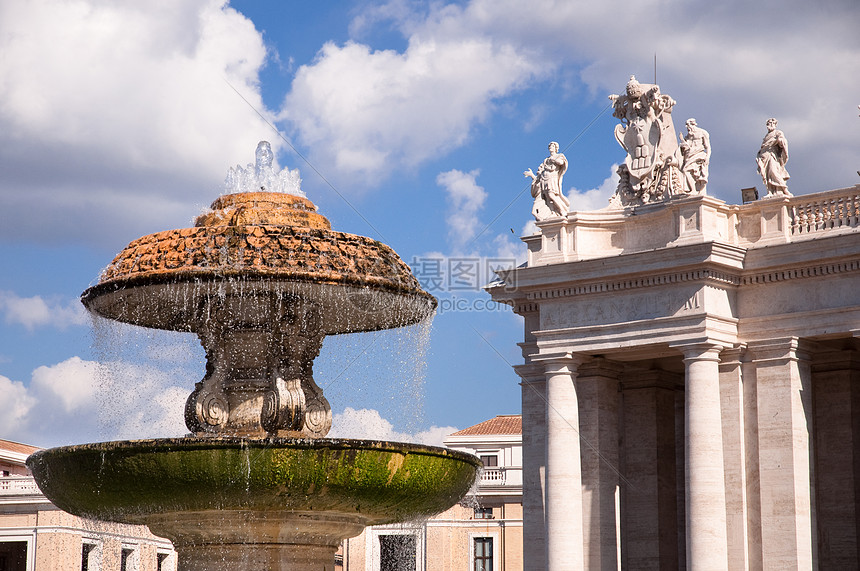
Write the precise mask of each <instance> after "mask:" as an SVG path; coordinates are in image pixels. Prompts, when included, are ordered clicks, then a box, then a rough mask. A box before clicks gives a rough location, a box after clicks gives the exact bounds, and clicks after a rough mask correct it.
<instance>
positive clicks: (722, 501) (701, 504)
mask: <svg viewBox="0 0 860 571" xmlns="http://www.w3.org/2000/svg"><path fill="white" fill-rule="evenodd" d="M680 349H681V351H682V352H683V354H684V365H685V369H686V382H685V388H684V395H685V407H684V416H685V428H686V430H685V431H684V434H685V446H684V449H685V464H686V472H685V473H686V478H685V480H686V486H685V491H686V504H687V510H686V515H687V569H695V570H696V571H704V570H715V571H716V570H726V569H728V551H727V544H726V543H727V542H726V490H725V473H724V469H723V437H722V430H721V426H722V419H721V415H720V370H719V365H720V351H721V350H722V347H720V346H718V345H712V344H698V345H687V346H683V347H680ZM777 568H778V567H773V569H777Z"/></svg>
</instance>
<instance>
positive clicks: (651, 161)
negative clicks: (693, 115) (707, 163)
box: [609, 76, 684, 208]
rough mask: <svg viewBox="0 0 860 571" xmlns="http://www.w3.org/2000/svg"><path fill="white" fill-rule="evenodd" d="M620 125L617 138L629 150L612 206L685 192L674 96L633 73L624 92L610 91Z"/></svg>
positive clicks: (616, 130) (629, 204)
mask: <svg viewBox="0 0 860 571" xmlns="http://www.w3.org/2000/svg"><path fill="white" fill-rule="evenodd" d="M609 99H610V100H611V101H612V104H613V107H614V111H613V116H614V117H617V118H618V119H619V120H620V121H621V124H620V125H616V127H615V139H616V140H617V141H618V144H620V145H621V147H622V148H623V149H624V150H625V151H626V152H627V157H626V158H625V159H624V164H623V168H624V171H623V173H620V174H621V179H622V180H621V181H620V182H619V186H618V189H617V190H616V192H615V195H614V196H613V197H612V199H611V200H610V206H612V207H616V208H623V207H627V206H638V205H640V204H647V203H650V202H659V201H662V200H666V199H668V198H670V197H671V196H673V195H676V194H682V193H684V182H683V179H682V177H681V172H680V163H679V159H678V141H677V140H676V139H675V126H674V124H673V123H672V108H673V107H674V105H675V100H674V99H672V98H671V97H669V96H668V95H666V94H663V93H660V87H659V86H658V85H653V84H647V83H645V84H642V83H639V82H638V81H637V80H636V77H634V76H631V77H630V81H629V82H628V83H627V88H626V91H625V93H624V94H623V95H610V96H609Z"/></svg>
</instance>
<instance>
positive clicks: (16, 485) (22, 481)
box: [0, 476, 42, 496]
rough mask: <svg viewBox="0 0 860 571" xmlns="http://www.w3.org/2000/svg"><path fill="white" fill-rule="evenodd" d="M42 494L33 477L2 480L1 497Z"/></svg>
mask: <svg viewBox="0 0 860 571" xmlns="http://www.w3.org/2000/svg"><path fill="white" fill-rule="evenodd" d="M41 493H42V492H41V491H39V487H38V486H37V485H36V480H35V479H33V477H32V476H4V477H2V478H0V496H14V495H29V494H41Z"/></svg>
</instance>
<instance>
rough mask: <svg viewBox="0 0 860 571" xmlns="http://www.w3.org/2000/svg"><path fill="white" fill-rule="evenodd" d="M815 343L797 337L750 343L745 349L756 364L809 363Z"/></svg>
mask: <svg viewBox="0 0 860 571" xmlns="http://www.w3.org/2000/svg"><path fill="white" fill-rule="evenodd" d="M815 345H816V344H815V343H814V342H812V341H808V340H806V339H800V338H798V337H780V338H776V339H763V340H760V341H751V342H749V343H748V344H747V349H748V350H749V351H750V352H751V353H752V360H753V361H754V362H756V363H763V362H766V361H786V360H791V361H809V360H810V359H811V358H812V352H813V350H814V349H815Z"/></svg>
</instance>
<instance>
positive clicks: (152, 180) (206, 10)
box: [0, 0, 278, 241]
mask: <svg viewBox="0 0 860 571" xmlns="http://www.w3.org/2000/svg"><path fill="white" fill-rule="evenodd" d="M0 37H2V38H3V57H2V58H0V77H3V81H2V82H0V148H2V149H3V152H2V153H0V170H2V172H3V173H4V174H3V179H2V181H0V210H2V211H5V212H28V211H32V210H34V206H33V205H34V204H35V205H38V211H39V213H40V220H39V222H38V223H33V221H32V219H31V218H29V217H26V216H23V217H8V218H7V219H6V220H4V224H3V225H2V228H0V235H4V234H5V235H14V236H16V237H17V238H21V237H26V238H35V239H38V240H42V241H44V240H50V239H51V237H52V236H63V237H64V238H65V239H67V240H75V239H84V240H87V239H88V240H96V239H101V240H103V239H104V235H100V236H97V235H96V234H95V232H96V231H97V230H96V229H101V230H102V231H108V232H111V231H112V232H120V231H122V230H124V229H127V228H128V226H131V227H132V228H136V227H138V228H139V227H143V226H145V225H146V223H147V222H148V220H147V219H148V217H149V216H153V217H154V216H156V215H157V216H161V217H162V220H163V217H165V216H168V217H178V216H180V215H181V216H182V217H184V218H187V216H188V212H189V211H191V210H192V208H190V207H189V205H193V204H195V203H198V202H200V201H201V200H211V196H212V194H213V192H212V191H213V188H217V186H218V185H219V184H220V181H221V180H223V177H224V175H225V174H226V169H227V167H228V166H230V165H232V164H234V163H235V162H237V160H242V159H244V158H245V157H249V158H250V157H252V156H253V150H254V146H255V145H256V142H257V141H258V140H260V139H261V138H270V137H271V136H272V133H271V130H270V128H269V127H267V126H266V125H265V124H264V123H263V122H262V121H261V120H260V119H259V118H258V117H257V114H256V113H255V112H254V111H253V110H252V109H251V108H249V106H248V105H247V104H246V103H245V102H243V101H242V100H241V98H240V97H239V96H238V95H236V93H235V92H234V91H233V89H231V87H230V85H232V86H234V87H235V88H236V89H237V90H239V91H240V92H242V93H243V95H244V96H245V97H246V98H247V99H248V100H249V101H250V103H251V104H252V105H253V106H255V107H256V108H257V109H259V110H261V111H263V112H265V109H264V107H263V104H262V100H261V98H260V95H259V89H258V72H259V70H260V68H261V66H262V65H263V62H264V61H265V55H266V50H265V47H264V45H263V42H262V38H261V35H260V33H259V32H257V31H256V30H255V29H254V26H253V24H252V23H251V22H250V21H249V20H247V19H246V18H244V17H243V16H242V15H240V14H238V13H237V12H236V11H235V10H233V9H232V8H230V7H228V6H226V1H225V0H188V1H184V2H171V1H158V2H137V1H134V0H125V1H118V2H102V1H97V0H75V1H67V0H33V1H29V2H4V3H2V5H0ZM228 83H229V84H230V85H228ZM272 142H273V144H275V145H276V146H277V144H278V141H276V140H275V139H272ZM156 213H157V214H156ZM95 220H99V223H98V224H90V223H89V222H93V221H95ZM105 229H106V230H105ZM150 229H151V226H150Z"/></svg>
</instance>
